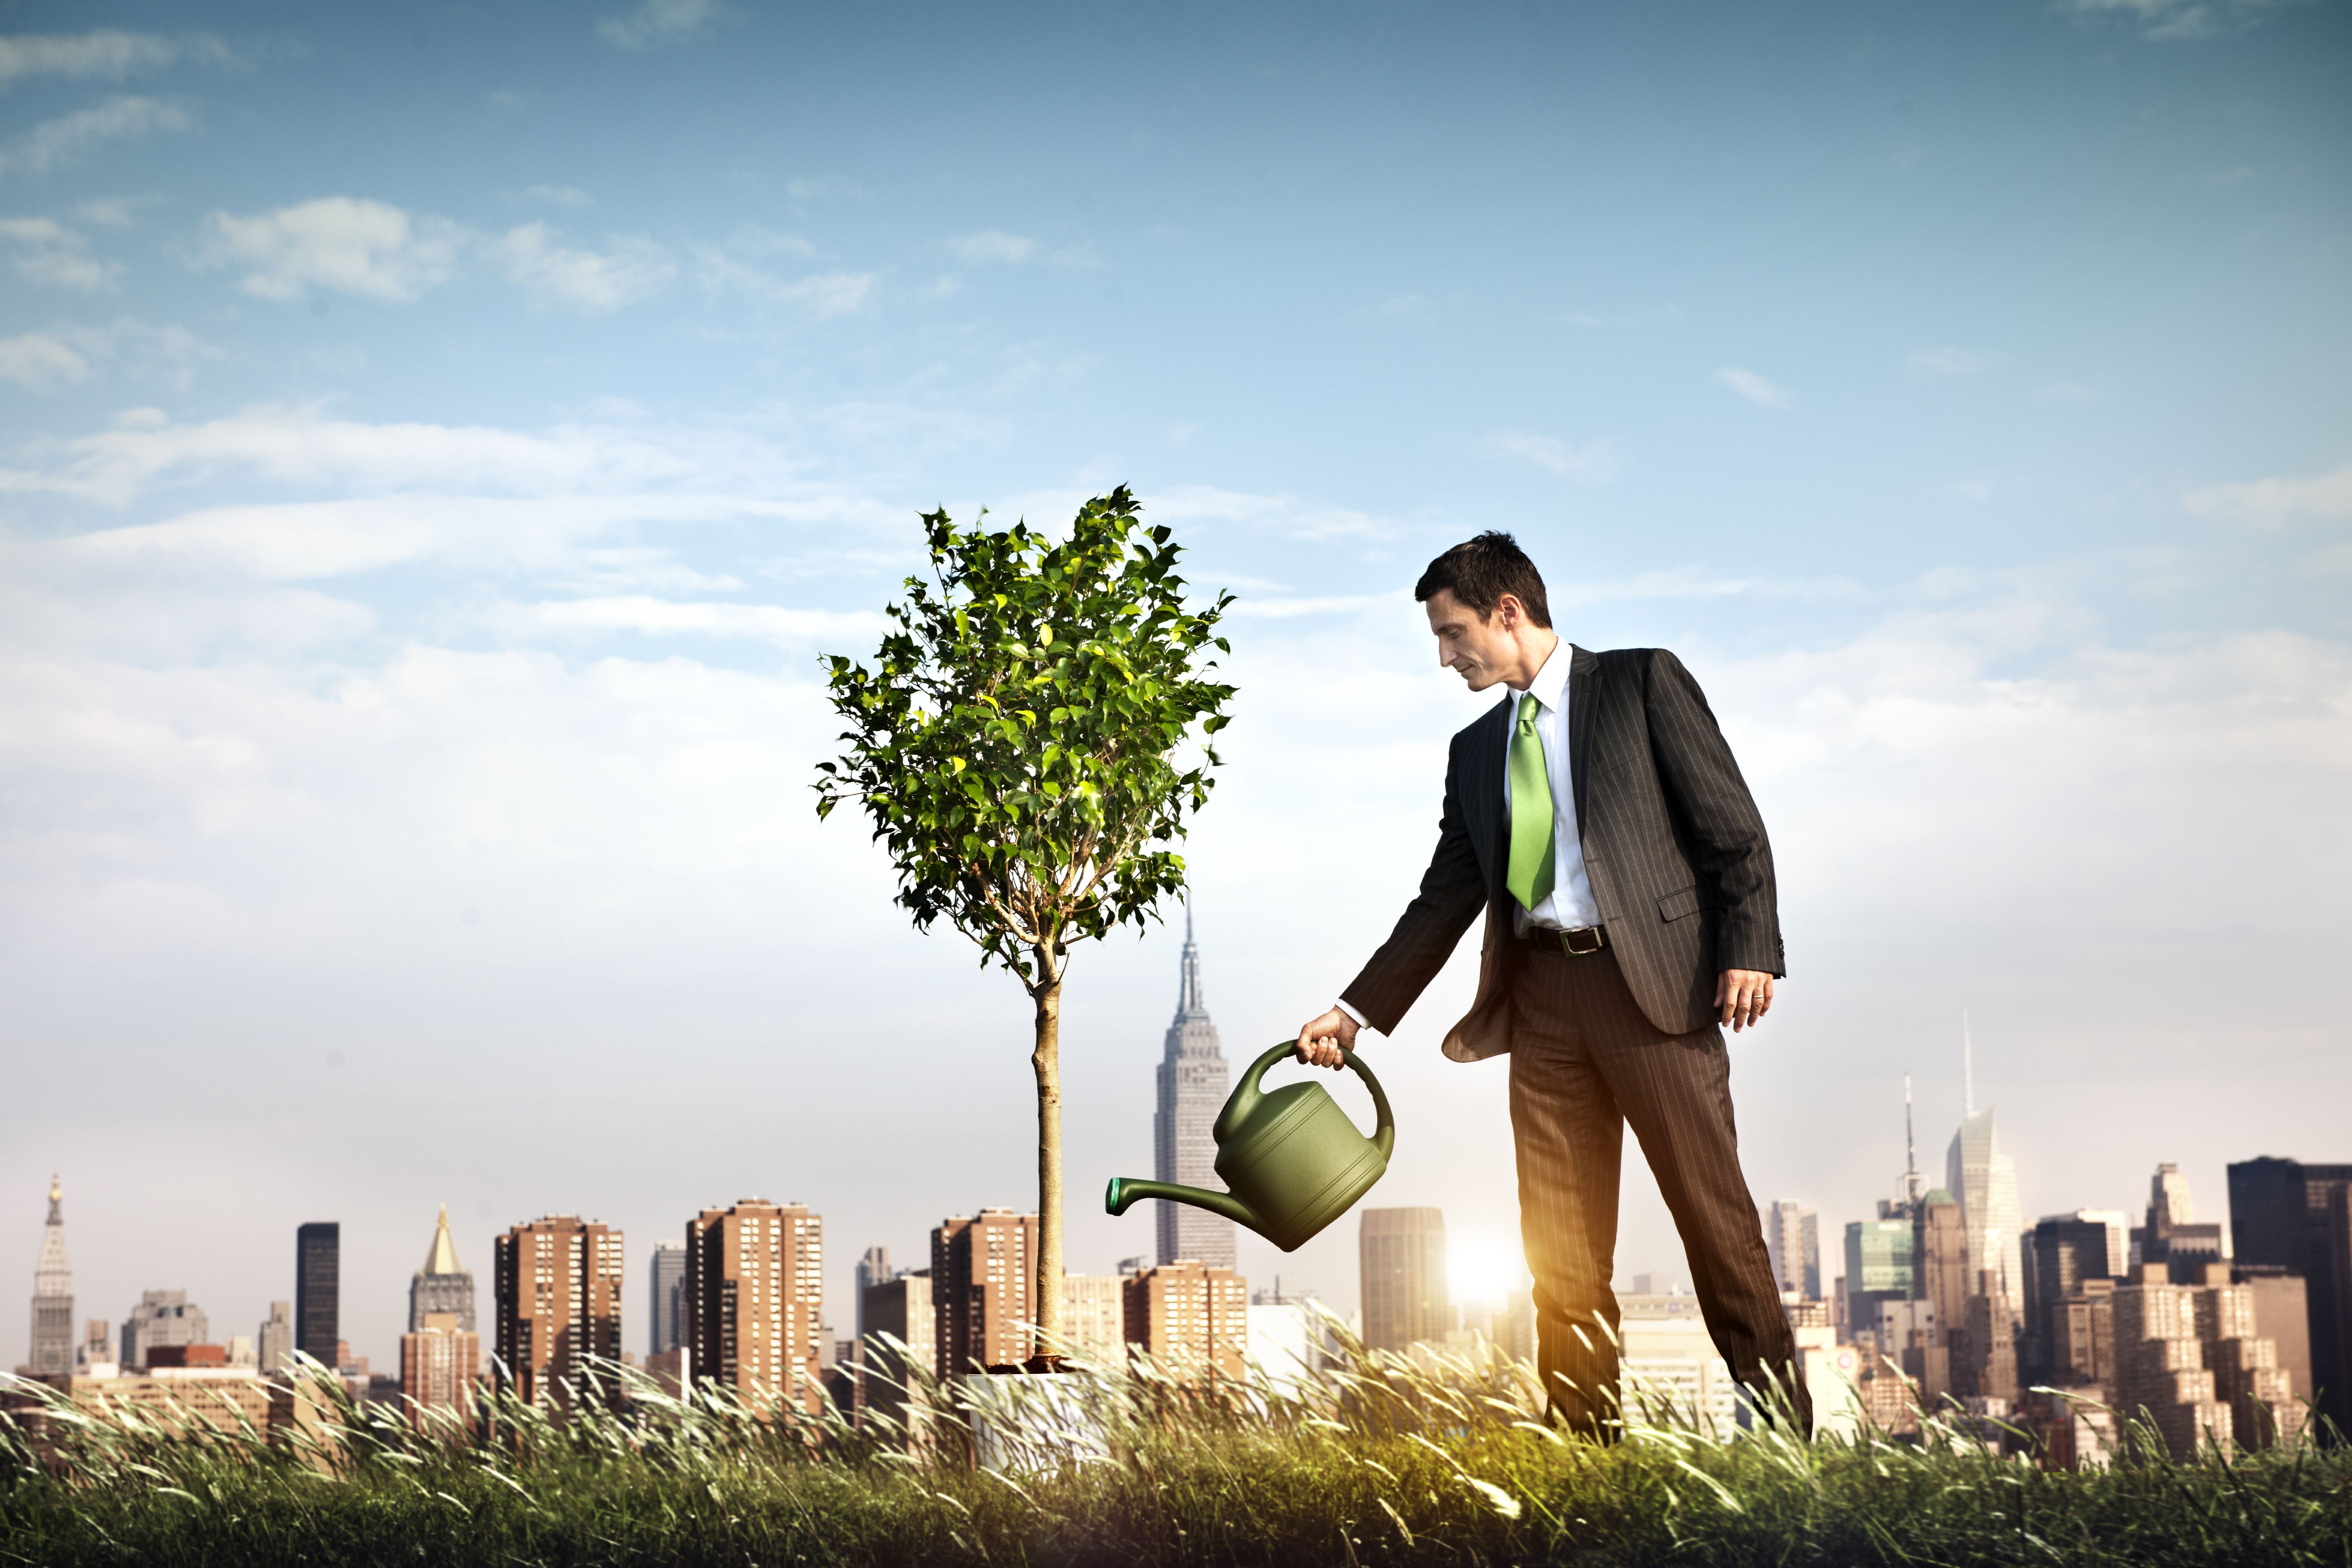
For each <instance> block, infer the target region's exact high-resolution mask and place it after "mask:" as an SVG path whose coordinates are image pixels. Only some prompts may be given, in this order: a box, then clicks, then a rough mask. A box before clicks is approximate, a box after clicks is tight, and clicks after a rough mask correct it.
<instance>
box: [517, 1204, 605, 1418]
mask: <svg viewBox="0 0 2352 1568" xmlns="http://www.w3.org/2000/svg"><path fill="white" fill-rule="evenodd" d="M495 1254H496V1258H497V1263H496V1280H497V1284H496V1287H495V1289H496V1294H497V1298H498V1355H499V1363H500V1365H499V1384H500V1385H501V1386H502V1387H505V1388H507V1389H510V1390H512V1391H513V1392H514V1393H515V1394H517V1395H519V1396H520V1397H521V1398H522V1399H524V1400H526V1401H528V1402H529V1403H530V1404H534V1405H541V1404H546V1403H549V1402H550V1401H553V1402H555V1403H558V1404H568V1403H569V1402H570V1401H571V1400H572V1399H574V1398H577V1397H580V1396H582V1395H584V1394H589V1393H590V1392H591V1389H592V1384H591V1373H592V1370H593V1369H592V1367H591V1364H590V1363H591V1362H592V1361H593V1362H617V1361H619V1360H620V1359H621V1266H622V1237H621V1233H620V1232H619V1231H618V1230H616V1229H614V1227H613V1226H608V1225H603V1224H600V1223H598V1222H596V1221H593V1220H583V1219H582V1218H581V1217H580V1216H579V1215H568V1214H566V1215H549V1216H548V1217H546V1218H544V1219H535V1220H532V1221H531V1222H530V1224H528V1225H519V1226H515V1227H514V1228H513V1229H511V1230H509V1231H508V1232H507V1233H506V1234H505V1235H503V1236H501V1237H499V1238H498V1242H497V1244H496V1247H495ZM609 1393H610V1394H617V1393H618V1390H617V1389H613V1390H610V1391H609Z"/></svg>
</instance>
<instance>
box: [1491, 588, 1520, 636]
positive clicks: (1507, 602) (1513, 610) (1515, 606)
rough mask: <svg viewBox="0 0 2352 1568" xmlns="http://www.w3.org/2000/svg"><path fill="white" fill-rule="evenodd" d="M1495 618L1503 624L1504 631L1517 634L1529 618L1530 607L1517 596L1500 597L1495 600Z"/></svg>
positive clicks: (1506, 595) (1505, 595)
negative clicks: (1521, 602) (1520, 601)
mask: <svg viewBox="0 0 2352 1568" xmlns="http://www.w3.org/2000/svg"><path fill="white" fill-rule="evenodd" d="M1495 617H1496V619H1497V620H1499V621H1501V622H1502V623H1503V630H1505V631H1507V632H1513V633H1516V632H1517V630H1518V629H1519V626H1521V624H1522V623H1524V622H1525V621H1526V620H1527V618H1528V607H1527V606H1526V605H1522V604H1520V603H1519V600H1518V595H1516V594H1504V595H1498V596H1497V597H1496V600H1495Z"/></svg>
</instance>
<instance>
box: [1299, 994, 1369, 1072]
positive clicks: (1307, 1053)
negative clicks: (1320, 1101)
mask: <svg viewBox="0 0 2352 1568" xmlns="http://www.w3.org/2000/svg"><path fill="white" fill-rule="evenodd" d="M1355 1048H1356V1020H1354V1019H1353V1018H1350V1017H1349V1016H1348V1015H1347V1014H1345V1013H1342V1012H1341V1011H1339V1008H1337V1007H1334V1008H1332V1009H1331V1010H1330V1011H1329V1012H1328V1013H1326V1014H1324V1015H1323V1016H1321V1017H1319V1018H1318V1019H1316V1020H1315V1021H1314V1022H1313V1023H1311V1024H1309V1025H1307V1027H1305V1028H1303V1029H1301V1030H1299V1031H1298V1059H1299V1060H1300V1061H1302V1062H1305V1063H1306V1064H1307V1066H1309V1067H1318V1068H1343V1067H1346V1066H1347V1065H1348V1064H1347V1062H1346V1061H1345V1060H1344V1059H1343V1058H1341V1057H1340V1055H1339V1053H1340V1052H1341V1051H1352V1050H1354V1049H1355Z"/></svg>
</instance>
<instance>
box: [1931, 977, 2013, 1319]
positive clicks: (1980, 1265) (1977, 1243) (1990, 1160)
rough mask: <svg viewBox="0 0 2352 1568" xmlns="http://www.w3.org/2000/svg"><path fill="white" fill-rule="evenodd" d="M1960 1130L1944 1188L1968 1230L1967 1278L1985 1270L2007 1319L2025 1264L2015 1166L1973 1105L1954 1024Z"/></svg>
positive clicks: (1972, 1085)
mask: <svg viewBox="0 0 2352 1568" xmlns="http://www.w3.org/2000/svg"><path fill="white" fill-rule="evenodd" d="M1960 1052H1961V1057H1960V1062H1961V1068H1960V1081H1961V1084H1962V1086H1963V1087H1962V1090H1961V1113H1962V1120H1961V1121H1960V1130H1959V1131H1958V1132H1955V1133H1953V1134H1952V1147H1951V1150H1950V1152H1949V1153H1948V1154H1947V1155H1946V1157H1945V1162H1944V1184H1945V1186H1946V1187H1948V1189H1949V1190H1950V1192H1951V1194H1952V1196H1953V1197H1955V1198H1957V1199H1958V1200H1959V1205H1960V1217H1961V1218H1962V1220H1964V1221H1965V1222H1966V1223H1967V1225H1968V1231H1969V1279H1970V1280H1971V1281H1974V1279H1976V1276H1977V1274H1978V1272H1979V1271H1981V1270H1990V1271H1991V1272H1992V1273H1993V1274H1994V1275H1995V1276H1996V1277H1997V1278H1998V1279H1999V1280H2000V1293H2001V1298H2002V1300H2005V1301H2006V1302H2007V1303H2008V1305H2009V1314H2010V1318H2011V1321H2015V1320H2016V1318H2017V1317H2018V1316H2019V1314H2020V1312H2021V1300H2022V1298H2023V1294H2024V1284H2025V1263H2024V1259H2023V1258H2022V1256H2021V1237H2022V1233H2023V1231H2024V1226H2025V1222H2024V1217H2023V1215H2022V1213H2021V1211H2020V1209H2019V1207H2018V1203H2017V1166H2016V1164H2015V1163H2014V1162H2012V1161H2011V1159H2010V1157H2009V1156H2008V1155H2007V1154H2005V1153H2003V1152H2001V1147H2000V1132H1999V1131H1998V1130H1996V1128H1995V1127H1994V1125H1993V1113H1992V1111H1991V1110H1978V1109H1977V1107H1976V1064H1975V1060H1974V1057H1975V1051H1974V1049H1973V1048H1972V1047H1971V1045H1970V1042H1969V1034H1968V1024H1967V1021H1966V1019H1963V1020H1962V1022H1961V1026H1960Z"/></svg>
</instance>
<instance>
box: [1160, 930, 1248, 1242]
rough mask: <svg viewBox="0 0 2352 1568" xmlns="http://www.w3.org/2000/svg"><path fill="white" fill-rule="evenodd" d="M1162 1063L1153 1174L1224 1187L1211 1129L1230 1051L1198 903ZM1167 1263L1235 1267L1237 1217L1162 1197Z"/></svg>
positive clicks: (1222, 1101)
mask: <svg viewBox="0 0 2352 1568" xmlns="http://www.w3.org/2000/svg"><path fill="white" fill-rule="evenodd" d="M1164 1053H1165V1054H1164V1055H1163V1056H1162V1057H1161V1058H1160V1108H1159V1110H1155V1111H1154V1112H1153V1113H1152V1116H1151V1173H1152V1174H1153V1175H1154V1176H1156V1177H1158V1178H1159V1179H1160V1181H1163V1182H1181V1183H1183V1184H1185V1185H1186V1186H1192V1187H1207V1188H1210V1189H1212V1190H1217V1189H1221V1188H1223V1185H1224V1184H1223V1182H1221V1181H1219V1180H1218V1179H1217V1141H1216V1139H1215V1137H1214V1136H1213V1133H1212V1131H1211V1130H1212V1129H1213V1128H1214V1127H1215V1126H1216V1123H1217V1112H1218V1111H1220V1110H1223V1109H1224V1106H1225V1091H1226V1089H1227V1087H1228V1081H1227V1074H1226V1071H1225V1058H1224V1054H1223V1051H1222V1050H1220V1049H1219V1047H1218V1044H1217V1026H1216V1025H1214V1024H1213V1023H1211V1022H1210V1021H1209V1005H1208V1003H1207V1001H1206V1000H1205V999H1203V997H1202V994H1201V949H1200V947H1199V945H1198V944H1197V943H1195V942H1193V940H1192V905H1191V904H1190V903H1189V902H1188V903H1186V904H1185V906H1184V959H1183V970H1182V973H1181V976H1180V978H1179V979H1178V982H1177V987H1176V1016H1175V1018H1174V1020H1173V1021H1171V1023H1170V1024H1169V1026H1168V1037H1167V1041H1166V1045H1165V1047H1164ZM1158 1202H1159V1206H1160V1213H1159V1215H1158V1216H1157V1218H1156V1222H1155V1223H1156V1225H1157V1227H1158V1233H1159V1242H1160V1262H1162V1263H1173V1262H1175V1261H1176V1260H1177V1259H1178V1258H1193V1259H1195V1260H1197V1261H1199V1262H1202V1263H1205V1264H1207V1265H1209V1266H1210V1267H1211V1268H1232V1267H1233V1266H1234V1222H1233V1221H1231V1220H1229V1219H1227V1218H1225V1217H1224V1216H1223V1215H1213V1214H1211V1213H1210V1212H1209V1211H1208V1210H1206V1209H1197V1208H1194V1207H1192V1205H1189V1204H1171V1203H1170V1202H1168V1201H1167V1200H1166V1199H1164V1198H1162V1199H1160V1200H1158Z"/></svg>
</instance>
